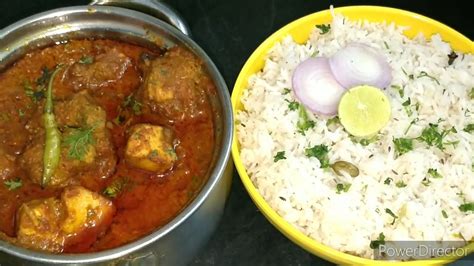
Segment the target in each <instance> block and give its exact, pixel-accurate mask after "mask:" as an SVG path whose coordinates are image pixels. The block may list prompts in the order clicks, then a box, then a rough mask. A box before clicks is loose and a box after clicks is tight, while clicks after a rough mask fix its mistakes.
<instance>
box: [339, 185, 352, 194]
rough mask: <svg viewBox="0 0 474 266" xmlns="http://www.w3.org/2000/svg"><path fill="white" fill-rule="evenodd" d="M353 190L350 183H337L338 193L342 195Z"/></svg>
mask: <svg viewBox="0 0 474 266" xmlns="http://www.w3.org/2000/svg"><path fill="white" fill-rule="evenodd" d="M350 188H351V184H349V183H337V185H336V193H337V194H341V192H347V191H349V189H350Z"/></svg>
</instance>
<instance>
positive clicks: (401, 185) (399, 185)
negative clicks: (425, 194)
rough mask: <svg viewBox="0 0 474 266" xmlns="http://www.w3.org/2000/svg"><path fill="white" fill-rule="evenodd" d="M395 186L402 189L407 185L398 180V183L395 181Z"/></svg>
mask: <svg viewBox="0 0 474 266" xmlns="http://www.w3.org/2000/svg"><path fill="white" fill-rule="evenodd" d="M395 186H396V187H398V188H402V187H406V186H407V184H406V183H405V182H403V181H402V180H400V181H397V183H395Z"/></svg>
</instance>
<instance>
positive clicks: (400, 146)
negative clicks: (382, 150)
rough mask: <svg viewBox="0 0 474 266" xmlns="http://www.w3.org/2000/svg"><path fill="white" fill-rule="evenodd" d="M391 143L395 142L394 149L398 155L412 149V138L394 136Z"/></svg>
mask: <svg viewBox="0 0 474 266" xmlns="http://www.w3.org/2000/svg"><path fill="white" fill-rule="evenodd" d="M393 144H395V151H396V152H397V154H398V155H399V156H400V155H402V154H405V153H407V152H409V151H411V150H413V140H412V139H407V138H397V139H396V138H394V139H393Z"/></svg>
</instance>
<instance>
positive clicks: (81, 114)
mask: <svg viewBox="0 0 474 266" xmlns="http://www.w3.org/2000/svg"><path fill="white" fill-rule="evenodd" d="M55 114H56V121H57V123H58V126H59V128H60V129H61V130H62V131H63V133H62V137H63V142H62V144H61V159H60V163H59V166H58V168H57V169H56V171H55V174H54V175H53V176H52V178H51V181H50V183H49V185H53V186H66V185H68V184H74V183H75V182H74V179H75V178H76V177H78V176H81V175H82V174H84V173H94V175H98V176H99V177H103V178H105V177H109V176H110V175H112V174H113V173H114V171H115V166H116V163H117V158H116V156H115V151H114V147H113V145H112V142H111V137H110V133H109V130H108V129H107V127H106V113H105V111H104V110H103V109H102V108H101V107H100V106H99V105H97V104H96V103H95V102H94V100H93V99H92V97H90V96H89V94H88V93H87V92H86V91H83V92H80V93H77V94H75V95H74V97H73V98H72V99H71V100H67V101H63V102H58V103H57V104H56V108H55ZM76 144H77V145H76ZM43 151H44V130H43V128H39V129H38V133H37V137H36V138H35V139H34V140H33V141H32V142H31V143H30V144H29V145H28V146H27V147H26V149H25V151H24V153H23V154H22V155H21V157H20V160H19V162H20V165H21V167H22V168H23V169H25V170H26V171H27V172H28V176H29V177H30V178H31V180H32V181H33V182H35V183H40V181H41V177H42V174H43Z"/></svg>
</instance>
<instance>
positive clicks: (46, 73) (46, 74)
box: [36, 66, 54, 87]
mask: <svg viewBox="0 0 474 266" xmlns="http://www.w3.org/2000/svg"><path fill="white" fill-rule="evenodd" d="M53 72H54V68H53V69H51V70H50V69H48V67H46V66H44V67H43V68H41V76H40V77H39V78H38V79H37V80H36V85H38V86H44V87H46V85H47V84H48V82H49V79H50V78H51V75H52V74H53Z"/></svg>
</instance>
